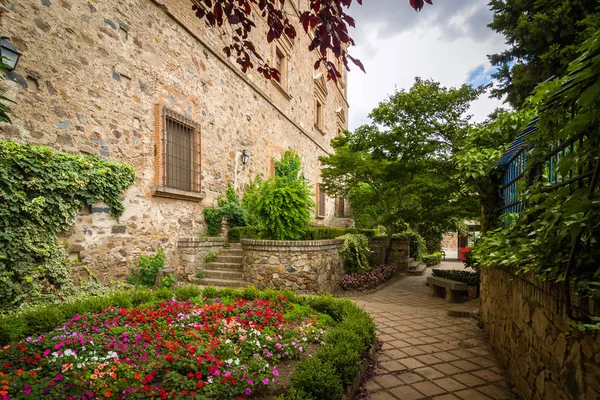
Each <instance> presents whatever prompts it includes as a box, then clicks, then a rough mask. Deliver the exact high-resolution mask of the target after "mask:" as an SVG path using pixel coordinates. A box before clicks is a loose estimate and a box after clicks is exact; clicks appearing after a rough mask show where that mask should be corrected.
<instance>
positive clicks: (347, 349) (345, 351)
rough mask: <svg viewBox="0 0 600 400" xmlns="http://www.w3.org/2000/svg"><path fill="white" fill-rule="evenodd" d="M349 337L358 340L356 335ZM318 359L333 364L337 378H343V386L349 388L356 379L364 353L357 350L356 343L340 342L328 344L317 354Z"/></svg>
mask: <svg viewBox="0 0 600 400" xmlns="http://www.w3.org/2000/svg"><path fill="white" fill-rule="evenodd" d="M348 336H349V337H350V336H352V337H354V338H357V336H356V335H348ZM317 357H318V358H319V359H320V360H322V361H323V362H328V363H329V364H331V366H332V367H333V369H334V370H335V372H336V374H337V376H339V377H340V378H341V380H342V384H343V385H344V386H347V385H349V384H351V383H353V382H354V380H355V379H356V374H357V373H358V368H359V367H360V362H361V359H362V353H361V352H359V351H358V349H357V348H356V342H346V341H338V342H336V343H326V344H325V345H324V346H323V347H321V348H320V349H319V351H318V352H317Z"/></svg>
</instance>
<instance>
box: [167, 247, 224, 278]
mask: <svg viewBox="0 0 600 400" xmlns="http://www.w3.org/2000/svg"><path fill="white" fill-rule="evenodd" d="M224 244H225V239H224V238H216V237H196V238H182V239H179V240H178V241H177V248H178V251H177V253H178V256H179V262H178V263H177V265H175V273H176V275H177V278H178V281H180V282H187V281H190V280H193V278H195V277H196V273H197V272H198V271H202V270H203V269H204V268H205V266H206V263H205V262H204V257H205V256H206V255H207V254H208V253H218V252H219V250H222V249H223V245H224Z"/></svg>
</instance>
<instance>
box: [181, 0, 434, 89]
mask: <svg viewBox="0 0 600 400" xmlns="http://www.w3.org/2000/svg"><path fill="white" fill-rule="evenodd" d="M290 1H295V0H290ZM356 2H357V3H358V4H362V0H357V1H356ZM424 2H426V3H428V4H431V0H409V3H410V5H411V7H413V8H414V9H415V10H417V11H420V10H421V9H422V8H423V5H424ZM192 3H193V6H192V8H193V10H194V12H195V13H196V17H197V18H199V19H200V20H202V21H204V23H205V24H206V25H207V26H208V27H211V28H219V29H222V30H223V33H225V34H227V35H228V36H230V37H231V41H230V42H229V43H228V44H226V45H225V47H224V48H223V52H224V53H225V54H226V55H227V57H230V56H233V57H235V61H236V63H238V64H239V65H240V66H241V68H242V71H243V72H246V71H247V70H248V69H252V68H254V63H256V64H257V65H258V66H257V68H256V70H257V71H258V72H259V73H261V74H263V75H264V77H265V78H266V79H271V78H273V79H276V80H278V79H279V77H280V71H278V70H277V69H275V68H273V67H272V66H270V65H269V64H268V62H267V61H266V60H265V59H264V58H263V57H262V56H261V54H260V53H259V52H258V51H257V50H256V46H255V44H254V42H253V40H252V39H251V38H250V37H251V36H253V33H252V32H253V29H254V28H255V27H256V23H255V21H254V19H255V18H256V17H257V16H258V15H260V16H261V17H262V18H264V20H265V21H267V25H268V28H269V29H268V30H267V32H266V40H267V42H268V43H271V42H272V41H273V40H275V39H279V38H281V37H282V36H286V37H287V38H288V39H290V40H292V41H293V40H294V39H295V38H296V35H297V33H296V28H295V27H294V22H295V21H292V20H290V14H289V13H288V12H286V10H285V0H192ZM307 3H308V5H309V8H308V10H299V15H300V16H299V21H298V22H299V23H300V24H301V25H302V28H303V29H304V31H305V32H306V33H309V32H310V33H311V37H312V40H311V43H310V45H309V47H308V51H309V52H312V51H313V50H316V51H317V54H318V57H319V58H318V60H317V62H316V63H315V69H318V68H319V67H320V66H321V65H323V66H325V69H326V70H327V79H333V80H337V79H338V78H341V76H342V75H341V73H340V71H338V70H337V68H336V66H335V64H334V63H333V62H332V61H331V60H329V59H328V58H327V54H328V53H329V52H330V53H331V54H333V55H334V57H336V58H338V59H340V60H341V61H342V63H343V64H344V67H345V68H346V69H348V61H352V62H353V63H354V64H356V65H357V66H358V67H359V68H360V69H362V70H363V71H364V67H363V65H362V63H361V62H360V61H359V60H357V59H355V58H353V57H352V56H350V55H349V54H348V47H349V46H353V45H354V40H352V38H351V37H350V35H349V32H348V27H349V26H350V27H354V26H355V21H354V19H353V18H352V17H351V16H350V15H348V14H347V13H346V11H345V9H347V8H349V7H350V5H351V4H352V0H335V1H331V0H310V1H309V2H307V1H304V2H302V4H303V5H306V4H307ZM253 9H254V12H253ZM224 24H227V25H229V28H230V29H225V28H224V27H223V25H224ZM253 60H254V62H253Z"/></svg>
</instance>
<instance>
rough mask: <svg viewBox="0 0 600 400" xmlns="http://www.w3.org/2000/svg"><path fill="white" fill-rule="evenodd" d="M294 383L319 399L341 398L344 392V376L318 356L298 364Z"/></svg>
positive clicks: (334, 399)
mask: <svg viewBox="0 0 600 400" xmlns="http://www.w3.org/2000/svg"><path fill="white" fill-rule="evenodd" d="M292 385H293V388H295V389H296V390H300V391H302V392H305V393H306V394H308V395H309V396H311V397H314V398H315V399H319V400H339V399H340V398H341V397H342V394H343V392H344V386H343V384H342V378H341V377H340V376H339V374H338V373H337V371H336V370H335V368H334V367H333V366H332V365H331V364H330V363H328V362H323V361H322V360H321V359H320V358H318V357H313V358H309V359H308V360H306V361H304V362H303V363H301V364H300V365H298V368H296V371H295V372H294V374H293V375H292Z"/></svg>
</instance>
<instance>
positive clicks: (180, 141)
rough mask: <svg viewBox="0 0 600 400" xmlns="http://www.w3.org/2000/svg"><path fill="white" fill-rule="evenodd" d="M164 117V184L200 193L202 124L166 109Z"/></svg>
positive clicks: (162, 140)
mask: <svg viewBox="0 0 600 400" xmlns="http://www.w3.org/2000/svg"><path fill="white" fill-rule="evenodd" d="M161 117H162V132H161V133H162V134H161V147H160V148H161V150H162V154H161V158H162V163H161V164H162V184H163V185H164V186H166V187H170V188H174V189H178V190H183V191H188V192H200V126H199V125H198V124H197V123H195V122H194V121H192V120H191V119H190V118H187V117H185V116H183V115H181V114H179V113H176V112H174V111H172V110H168V109H166V108H162V110H161Z"/></svg>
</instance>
